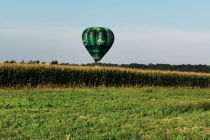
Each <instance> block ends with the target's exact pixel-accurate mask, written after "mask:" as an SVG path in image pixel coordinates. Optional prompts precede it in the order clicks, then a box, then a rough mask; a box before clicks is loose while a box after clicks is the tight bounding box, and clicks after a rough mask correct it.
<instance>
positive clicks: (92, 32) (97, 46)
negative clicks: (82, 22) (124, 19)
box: [82, 27, 114, 63]
mask: <svg viewBox="0 0 210 140" xmlns="http://www.w3.org/2000/svg"><path fill="white" fill-rule="evenodd" d="M82 41H83V44H84V45H85V47H86V49H87V50H88V52H89V53H90V55H91V56H92V57H93V59H94V60H95V62H96V63H97V62H98V61H100V60H101V59H102V58H103V56H104V55H105V54H106V53H107V52H108V50H109V49H110V48H111V47H112V44H113V43H114V34H113V32H112V31H111V30H110V29H108V28H105V27H89V28H87V29H85V31H84V32H83V34H82Z"/></svg>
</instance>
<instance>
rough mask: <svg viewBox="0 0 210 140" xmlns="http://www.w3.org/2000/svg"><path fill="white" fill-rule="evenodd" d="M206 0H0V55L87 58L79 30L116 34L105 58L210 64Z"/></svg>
mask: <svg viewBox="0 0 210 140" xmlns="http://www.w3.org/2000/svg"><path fill="white" fill-rule="evenodd" d="M209 6H210V1H209V0H0V61H4V60H13V59H14V60H16V61H21V60H22V59H23V60H26V61H28V60H37V59H38V60H40V61H47V62H49V61H51V60H54V59H57V60H58V61H59V62H69V63H78V64H80V63H91V62H93V59H92V58H91V56H90V55H89V54H88V52H87V51H86V49H85V47H84V46H83V44H82V40H81V34H82V32H83V30H84V29H85V28H86V27H89V26H105V27H109V28H110V29H112V31H113V32H114V34H115V39H116V40H115V42H114V45H113V47H112V48H111V49H110V51H109V52H108V53H107V55H106V56H105V57H104V58H103V59H102V62H104V63H120V64H121V63H124V64H125V63H143V64H148V63H168V64H208V65H210V8H209Z"/></svg>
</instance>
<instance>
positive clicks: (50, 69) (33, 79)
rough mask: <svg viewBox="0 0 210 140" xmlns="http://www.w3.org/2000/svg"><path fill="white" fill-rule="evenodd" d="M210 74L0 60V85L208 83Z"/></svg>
mask: <svg viewBox="0 0 210 140" xmlns="http://www.w3.org/2000/svg"><path fill="white" fill-rule="evenodd" d="M209 81H210V74H205V73H187V72H173V71H172V72H170V71H151V70H134V69H127V68H120V67H102V66H95V67H87V66H86V67H85V66H60V65H42V64H1V65H0V86H1V87H23V86H26V87H37V86H70V87H75V86H79V87H144V86H164V87H200V88H204V87H210V82H209Z"/></svg>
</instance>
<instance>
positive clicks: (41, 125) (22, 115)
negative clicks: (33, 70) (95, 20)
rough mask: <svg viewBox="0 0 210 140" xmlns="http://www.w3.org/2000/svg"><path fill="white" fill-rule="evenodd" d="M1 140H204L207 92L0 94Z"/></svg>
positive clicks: (207, 135) (209, 130)
mask: <svg viewBox="0 0 210 140" xmlns="http://www.w3.org/2000/svg"><path fill="white" fill-rule="evenodd" d="M0 138H1V139H23V140H24V139H56V140H57V139H75V140H77V139H91V140H94V139H96V140H99V139H110V140H111V139H112V140H114V139H119V140H121V139H186V138H187V139H210V89H178V88H158V87H157V88H150V87H147V88H142V89H135V88H130V89H129V88H127V89H126V88H119V89H114V88H113V89H112V88H98V89H88V88H87V89H85V88H75V89H21V90H17V89H1V90H0Z"/></svg>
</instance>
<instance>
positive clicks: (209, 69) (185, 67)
mask: <svg viewBox="0 0 210 140" xmlns="http://www.w3.org/2000/svg"><path fill="white" fill-rule="evenodd" d="M4 63H21V64H47V62H41V61H39V60H30V61H28V62H25V61H23V60H22V61H20V62H16V61H15V60H11V61H4ZM49 64H51V65H71V66H95V64H94V63H88V64H71V63H59V62H58V60H52V61H51V62H50V63H49ZM97 65H100V66H115V67H118V66H119V67H125V68H135V69H147V70H169V71H182V72H205V73H210V65H201V64H200V65H191V64H182V65H170V64H151V63H150V64H138V63H131V64H111V63H100V64H97Z"/></svg>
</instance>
